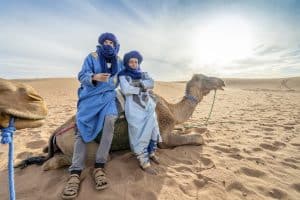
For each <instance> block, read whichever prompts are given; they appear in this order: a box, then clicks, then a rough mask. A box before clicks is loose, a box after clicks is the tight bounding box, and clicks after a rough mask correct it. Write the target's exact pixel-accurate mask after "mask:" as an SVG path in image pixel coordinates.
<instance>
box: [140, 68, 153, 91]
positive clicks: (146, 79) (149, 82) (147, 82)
mask: <svg viewBox="0 0 300 200" xmlns="http://www.w3.org/2000/svg"><path fill="white" fill-rule="evenodd" d="M141 82H142V85H143V87H144V88H145V89H153V88H154V80H153V79H152V78H151V77H150V76H149V75H148V73H147V72H143V80H142V81H141Z"/></svg>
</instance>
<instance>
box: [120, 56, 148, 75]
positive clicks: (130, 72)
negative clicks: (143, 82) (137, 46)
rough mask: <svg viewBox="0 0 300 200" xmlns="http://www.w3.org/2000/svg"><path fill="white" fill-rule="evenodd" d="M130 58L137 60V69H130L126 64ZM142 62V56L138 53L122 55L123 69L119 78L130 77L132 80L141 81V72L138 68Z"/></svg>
mask: <svg viewBox="0 0 300 200" xmlns="http://www.w3.org/2000/svg"><path fill="white" fill-rule="evenodd" d="M131 58H136V59H137V60H138V63H139V66H138V68H137V69H132V68H131V67H130V66H129V65H128V62H129V60H130V59H131ZM142 61H143V56H142V55H141V54H140V53H139V52H138V51H130V52H128V53H126V54H125V55H124V58H123V63H124V66H125V69H123V70H122V71H121V72H120V73H119V76H122V75H124V76H130V77H131V78H132V79H141V78H142V70H141V68H140V64H141V63H142Z"/></svg>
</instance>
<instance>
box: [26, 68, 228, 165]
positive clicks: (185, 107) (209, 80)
mask: <svg viewBox="0 0 300 200" xmlns="http://www.w3.org/2000/svg"><path fill="white" fill-rule="evenodd" d="M223 86H225V84H224V81H223V80H221V79H219V78H215V77H207V76H205V75H202V74H195V75H193V77H192V79H191V80H189V81H188V82H187V84H186V94H185V96H184V97H183V98H182V100H181V101H180V102H178V103H175V104H171V103H168V102H167V101H166V100H165V99H164V98H163V97H161V96H159V95H156V94H154V96H155V98H156V101H157V106H156V113H157V118H158V124H159V128H160V133H161V136H162V139H163V143H161V144H159V147H160V148H169V147H175V146H180V145H201V144H203V138H202V136H201V134H200V133H189V134H176V133H172V131H173V129H174V127H175V125H176V124H180V123H183V122H185V121H187V120H188V119H189V118H190V117H191V115H192V114H193V112H194V110H195V108H196V106H197V105H198V103H199V102H200V101H201V100H202V99H203V97H204V96H206V95H207V94H208V93H209V92H210V91H211V90H217V89H221V90H223V88H222V87H223ZM120 95H121V94H118V99H119V101H118V102H120ZM75 131H76V125H75V116H73V117H71V118H70V119H69V120H68V121H67V122H65V123H64V124H63V125H62V126H60V127H59V128H57V129H56V130H55V131H54V133H53V134H52V136H51V137H50V139H49V145H48V147H46V148H45V149H44V152H48V156H47V157H46V158H43V161H42V162H44V161H46V162H44V164H43V169H44V170H50V169H57V168H60V167H63V166H67V165H70V164H71V160H72V154H73V146H74V141H75ZM99 135H101V134H99ZM99 137H101V136H98V138H97V139H96V140H95V142H91V143H89V144H88V146H87V162H88V161H90V162H91V161H93V159H94V158H95V153H96V150H97V148H98V145H99V144H98V143H97V142H99V140H100V138H99ZM129 148H130V147H129V138H128V129H127V122H126V119H125V117H124V115H121V116H119V118H118V120H117V121H116V123H115V131H114V138H113V141H112V146H111V150H112V151H114V150H124V149H129ZM35 158H38V157H35ZM24 162H26V160H25V161H23V164H24ZM39 163H41V161H39ZM21 164H22V163H21ZM30 164H31V163H30Z"/></svg>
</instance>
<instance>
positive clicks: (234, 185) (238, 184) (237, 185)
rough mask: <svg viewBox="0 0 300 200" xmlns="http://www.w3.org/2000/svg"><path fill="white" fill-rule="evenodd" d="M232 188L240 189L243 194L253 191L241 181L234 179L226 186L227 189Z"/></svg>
mask: <svg viewBox="0 0 300 200" xmlns="http://www.w3.org/2000/svg"><path fill="white" fill-rule="evenodd" d="M231 190H238V191H240V192H241V193H242V195H243V196H247V194H249V193H251V191H250V190H248V189H247V188H246V187H245V186H244V185H243V184H242V183H241V182H238V181H234V182H232V183H231V184H229V185H228V186H227V187H226V191H228V192H230V191H231Z"/></svg>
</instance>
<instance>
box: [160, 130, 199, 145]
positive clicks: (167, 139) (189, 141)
mask: <svg viewBox="0 0 300 200" xmlns="http://www.w3.org/2000/svg"><path fill="white" fill-rule="evenodd" d="M162 137H163V142H162V143H160V144H159V147H160V148H170V147H176V146H182V145H202V144H204V140H203V137H202V135H201V134H200V133H193V132H192V133H187V134H178V133H171V134H167V135H165V136H163V135H162Z"/></svg>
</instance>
